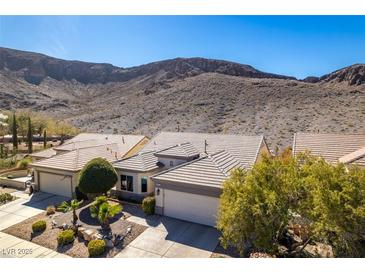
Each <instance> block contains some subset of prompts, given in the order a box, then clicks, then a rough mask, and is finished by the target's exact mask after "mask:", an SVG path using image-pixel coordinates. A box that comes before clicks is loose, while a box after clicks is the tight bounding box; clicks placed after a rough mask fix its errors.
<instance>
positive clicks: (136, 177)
mask: <svg viewBox="0 0 365 274" xmlns="http://www.w3.org/2000/svg"><path fill="white" fill-rule="evenodd" d="M117 173H118V182H117V185H116V189H117V190H119V191H124V192H129V191H126V190H121V188H120V186H121V178H120V176H121V175H126V176H132V177H133V193H135V194H151V193H153V192H154V191H155V183H154V182H153V181H152V180H151V176H153V175H154V174H156V173H157V171H156V172H140V173H138V172H131V171H123V170H117ZM143 177H146V178H147V192H142V191H141V179H142V178H143Z"/></svg>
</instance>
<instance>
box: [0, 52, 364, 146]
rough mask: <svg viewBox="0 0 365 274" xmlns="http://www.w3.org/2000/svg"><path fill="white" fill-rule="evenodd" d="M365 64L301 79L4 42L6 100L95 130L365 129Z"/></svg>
mask: <svg viewBox="0 0 365 274" xmlns="http://www.w3.org/2000/svg"><path fill="white" fill-rule="evenodd" d="M364 83H365V65H353V66H350V67H347V68H344V69H341V70H338V71H335V72H333V73H330V74H327V75H325V76H322V77H308V78H306V79H304V80H302V81H300V80H296V79H295V78H293V77H288V76H283V75H276V74H271V73H265V72H262V71H259V70H257V69H255V68H253V67H251V66H249V65H242V64H238V63H233V62H227V61H221V60H211V59H204V58H176V59H172V60H165V61H160V62H154V63H150V64H146V65H141V66H136V67H131V68H121V67H116V66H113V65H111V64H95V63H88V62H80V61H66V60H61V59H56V58H52V57H49V56H46V55H43V54H38V53H30V52H24V51H18V50H12V49H6V48H0V108H2V109H14V108H31V109H34V110H38V111H45V112H47V113H49V114H50V115H53V116H55V117H58V118H60V119H66V120H69V121H71V122H72V123H74V124H75V125H76V126H79V127H81V128H82V129H85V130H89V131H97V132H125V133H127V132H128V133H143V134H146V135H148V136H151V135H153V134H155V133H156V132H157V131H160V130H174V131H175V130H177V129H180V130H181V131H197V132H199V131H200V132H226V133H241V134H265V136H267V139H268V143H269V145H270V146H271V147H272V148H274V146H276V145H277V146H280V147H284V146H287V145H290V144H291V142H292V134H293V133H294V132H297V131H312V132H313V131H314V132H338V133H364V132H365V124H364V123H363V122H360V121H364V118H365V84H364Z"/></svg>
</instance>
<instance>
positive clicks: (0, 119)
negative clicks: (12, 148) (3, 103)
mask: <svg viewBox="0 0 365 274" xmlns="http://www.w3.org/2000/svg"><path fill="white" fill-rule="evenodd" d="M7 121H8V116H7V115H4V114H2V113H0V136H1V142H2V143H4V135H6V132H7V129H8V123H7Z"/></svg>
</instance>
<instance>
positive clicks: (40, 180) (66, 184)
mask: <svg viewBox="0 0 365 274" xmlns="http://www.w3.org/2000/svg"><path fill="white" fill-rule="evenodd" d="M147 141H148V139H147V138H146V137H145V136H140V135H112V134H90V133H82V134H79V135H77V136H76V137H74V138H73V139H71V140H69V141H67V142H65V144H64V145H62V146H59V147H57V148H53V150H52V151H55V152H56V154H55V155H53V156H51V157H48V158H46V157H45V158H43V159H41V160H39V161H36V162H34V163H32V164H30V167H32V168H33V170H34V183H35V188H36V190H39V191H43V192H47V193H52V194H57V195H61V196H65V197H73V196H74V193H75V187H76V186H77V184H78V176H79V172H80V171H81V169H82V168H83V167H84V165H85V164H86V163H87V162H89V161H90V160H92V159H94V158H97V157H102V158H105V159H107V160H108V161H109V162H114V161H116V160H120V159H122V158H124V157H129V156H130V155H131V154H134V153H136V152H138V151H139V150H140V149H141V148H142V146H143V145H144V144H145V143H146V142H147ZM47 153H48V152H47ZM44 155H46V153H45V154H44Z"/></svg>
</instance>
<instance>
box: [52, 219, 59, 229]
mask: <svg viewBox="0 0 365 274" xmlns="http://www.w3.org/2000/svg"><path fill="white" fill-rule="evenodd" d="M57 225H58V224H57V222H56V221H55V220H52V228H55V227H57Z"/></svg>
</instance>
